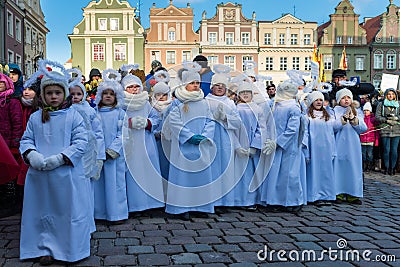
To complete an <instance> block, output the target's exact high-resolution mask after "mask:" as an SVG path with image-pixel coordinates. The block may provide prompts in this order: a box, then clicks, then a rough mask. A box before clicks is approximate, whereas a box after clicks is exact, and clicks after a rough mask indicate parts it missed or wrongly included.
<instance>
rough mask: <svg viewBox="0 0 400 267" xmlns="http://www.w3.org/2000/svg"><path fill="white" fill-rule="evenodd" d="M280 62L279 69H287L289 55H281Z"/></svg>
mask: <svg viewBox="0 0 400 267" xmlns="http://www.w3.org/2000/svg"><path fill="white" fill-rule="evenodd" d="M279 62H280V66H279V70H287V57H281V58H280V60H279Z"/></svg>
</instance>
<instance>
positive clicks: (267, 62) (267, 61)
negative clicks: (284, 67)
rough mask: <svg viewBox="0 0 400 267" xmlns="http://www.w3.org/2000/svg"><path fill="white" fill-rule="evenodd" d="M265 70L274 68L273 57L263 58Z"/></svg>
mask: <svg viewBox="0 0 400 267" xmlns="http://www.w3.org/2000/svg"><path fill="white" fill-rule="evenodd" d="M265 70H274V58H273V57H266V58H265Z"/></svg>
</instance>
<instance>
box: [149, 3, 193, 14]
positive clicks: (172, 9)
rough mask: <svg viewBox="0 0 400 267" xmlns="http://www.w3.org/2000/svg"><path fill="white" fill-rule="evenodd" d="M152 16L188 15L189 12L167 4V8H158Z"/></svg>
mask: <svg viewBox="0 0 400 267" xmlns="http://www.w3.org/2000/svg"><path fill="white" fill-rule="evenodd" d="M151 15H152V16H190V15H191V14H187V13H185V12H183V11H182V10H180V9H179V8H177V7H176V6H172V5H170V6H168V7H167V8H160V9H159V10H155V12H154V13H153V14H151Z"/></svg>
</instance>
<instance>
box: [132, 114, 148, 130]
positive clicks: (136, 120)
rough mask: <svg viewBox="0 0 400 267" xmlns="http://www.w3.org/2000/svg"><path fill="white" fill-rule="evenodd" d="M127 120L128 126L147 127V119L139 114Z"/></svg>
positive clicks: (135, 127)
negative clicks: (128, 121)
mask: <svg viewBox="0 0 400 267" xmlns="http://www.w3.org/2000/svg"><path fill="white" fill-rule="evenodd" d="M129 120H130V123H129V128H132V129H137V130H140V129H144V128H146V127H147V119H146V118H143V117H141V116H136V117H133V118H129Z"/></svg>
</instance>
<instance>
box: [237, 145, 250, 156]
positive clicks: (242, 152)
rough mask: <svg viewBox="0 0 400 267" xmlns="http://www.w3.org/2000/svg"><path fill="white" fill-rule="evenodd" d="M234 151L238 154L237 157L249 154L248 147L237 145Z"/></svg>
mask: <svg viewBox="0 0 400 267" xmlns="http://www.w3.org/2000/svg"><path fill="white" fill-rule="evenodd" d="M235 152H236V153H237V154H238V156H239V157H242V158H245V157H248V156H249V155H250V149H246V148H243V147H239V148H236V149H235Z"/></svg>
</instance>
